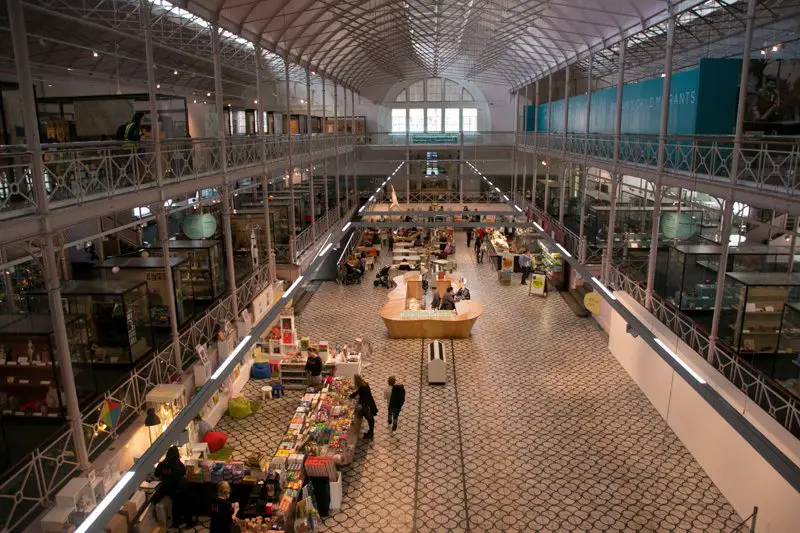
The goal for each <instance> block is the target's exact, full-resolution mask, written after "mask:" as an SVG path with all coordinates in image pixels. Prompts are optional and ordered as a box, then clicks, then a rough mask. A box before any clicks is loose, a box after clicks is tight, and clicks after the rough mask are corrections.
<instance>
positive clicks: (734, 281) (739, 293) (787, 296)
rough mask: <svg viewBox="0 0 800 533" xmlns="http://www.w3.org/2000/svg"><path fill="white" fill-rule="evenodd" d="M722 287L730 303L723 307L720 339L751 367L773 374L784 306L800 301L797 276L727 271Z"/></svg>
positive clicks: (799, 285) (789, 331) (799, 279)
mask: <svg viewBox="0 0 800 533" xmlns="http://www.w3.org/2000/svg"><path fill="white" fill-rule="evenodd" d="M725 288H726V293H728V289H730V294H732V295H733V298H732V300H733V301H732V302H730V303H729V304H726V305H724V306H723V309H722V314H721V317H720V338H721V339H722V340H723V341H725V342H727V343H728V344H729V345H730V346H731V347H732V348H733V349H734V350H735V351H737V352H738V353H739V354H740V355H741V356H743V357H745V358H747V359H749V360H750V362H751V363H752V364H753V366H754V367H756V368H757V369H759V370H761V371H762V372H764V373H765V374H767V375H773V374H774V373H775V369H776V362H777V361H776V357H775V355H776V354H777V352H778V349H779V348H778V346H779V340H780V337H781V325H782V318H783V316H784V306H786V304H790V303H797V302H800V274H789V273H776V272H769V273H760V272H729V273H728V274H726V276H725ZM790 333H791V329H787V335H789V334H790ZM787 358H789V357H788V356H787ZM789 359H790V358H789ZM788 362H790V361H787V363H788Z"/></svg>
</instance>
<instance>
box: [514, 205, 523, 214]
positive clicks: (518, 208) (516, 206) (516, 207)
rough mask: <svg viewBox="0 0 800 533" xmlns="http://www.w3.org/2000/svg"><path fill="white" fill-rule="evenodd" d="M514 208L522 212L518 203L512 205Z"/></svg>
mask: <svg viewBox="0 0 800 533" xmlns="http://www.w3.org/2000/svg"><path fill="white" fill-rule="evenodd" d="M514 209H516V210H517V211H519V212H520V213H522V209H520V207H519V206H518V205H514Z"/></svg>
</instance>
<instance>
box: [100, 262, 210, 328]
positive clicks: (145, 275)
mask: <svg viewBox="0 0 800 533" xmlns="http://www.w3.org/2000/svg"><path fill="white" fill-rule="evenodd" d="M169 264H170V267H171V268H172V282H173V287H174V295H175V307H176V310H177V312H178V324H179V325H180V324H183V323H184V322H185V321H186V320H187V319H188V318H190V316H189V315H187V313H185V312H184V299H185V298H186V297H187V296H186V294H185V293H184V291H183V286H182V283H181V281H182V279H183V278H184V277H186V276H187V274H186V268H187V267H188V262H187V260H186V258H185V257H170V259H169ZM114 267H118V268H119V271H118V272H114ZM97 268H99V269H100V270H102V272H103V279H107V280H109V281H114V280H122V281H144V282H146V283H147V296H148V299H149V301H150V322H151V323H152V325H153V327H156V328H169V327H170V325H169V303H168V301H167V296H166V295H167V279H166V272H165V268H166V261H164V258H163V257H111V258H109V259H106V260H105V261H103V263H101V264H100V265H98V267H97ZM193 307H194V305H193V304H192V305H191V308H193Z"/></svg>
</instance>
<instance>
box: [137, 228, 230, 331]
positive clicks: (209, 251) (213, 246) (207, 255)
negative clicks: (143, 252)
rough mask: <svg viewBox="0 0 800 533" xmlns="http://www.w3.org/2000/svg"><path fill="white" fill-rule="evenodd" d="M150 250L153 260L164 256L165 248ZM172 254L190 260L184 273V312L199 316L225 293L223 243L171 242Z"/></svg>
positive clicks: (182, 286)
mask: <svg viewBox="0 0 800 533" xmlns="http://www.w3.org/2000/svg"><path fill="white" fill-rule="evenodd" d="M149 250H150V253H151V255H153V256H156V257H160V256H163V249H162V248H161V246H151V247H150V248H149ZM169 252H170V255H172V256H173V257H181V258H184V259H186V263H185V264H183V265H182V266H181V269H180V274H181V276H182V277H181V288H182V289H183V309H184V311H185V312H186V314H187V316H195V315H197V314H198V313H200V312H201V311H202V310H203V309H205V308H206V307H208V306H209V305H210V304H211V303H212V302H213V301H214V300H216V299H217V298H219V297H220V296H222V293H224V292H225V259H224V258H223V256H222V247H221V241H217V240H208V241H202V240H177V241H169Z"/></svg>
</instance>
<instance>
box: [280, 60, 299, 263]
mask: <svg viewBox="0 0 800 533" xmlns="http://www.w3.org/2000/svg"><path fill="white" fill-rule="evenodd" d="M283 64H284V74H285V76H286V139H287V141H286V142H287V147H288V151H289V154H288V155H289V170H288V172H289V261H291V262H292V263H294V262H295V261H296V260H297V248H296V243H295V239H296V238H297V222H296V220H295V205H294V201H295V199H294V165H293V164H292V94H291V87H290V83H289V55H288V54H287V55H286V56H285V57H284V58H283Z"/></svg>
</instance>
